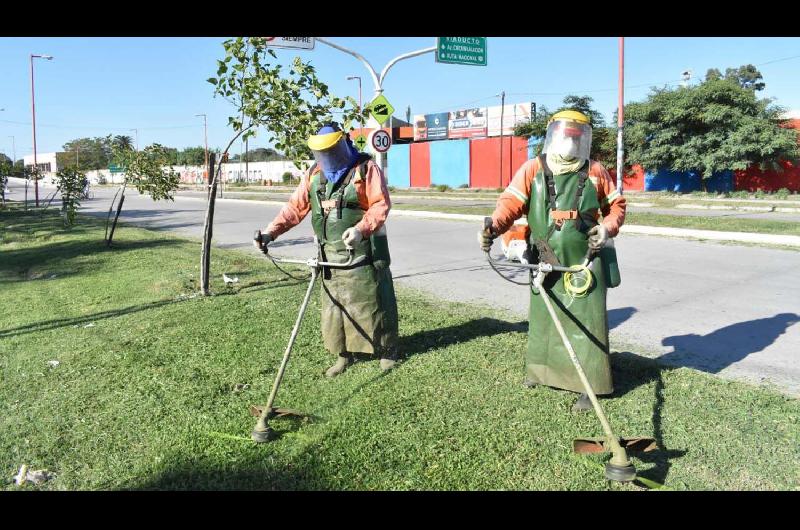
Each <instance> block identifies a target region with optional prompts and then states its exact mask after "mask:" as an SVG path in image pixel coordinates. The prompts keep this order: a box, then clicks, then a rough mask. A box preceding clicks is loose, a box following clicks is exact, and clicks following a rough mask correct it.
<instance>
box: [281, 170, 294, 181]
mask: <svg viewBox="0 0 800 530" xmlns="http://www.w3.org/2000/svg"><path fill="white" fill-rule="evenodd" d="M281 180H282V181H283V183H284V184H291V183H292V182H293V181H294V175H292V173H291V172H290V171H287V172H286V173H284V174H283V176H282V177H281Z"/></svg>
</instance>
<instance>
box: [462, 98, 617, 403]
mask: <svg viewBox="0 0 800 530" xmlns="http://www.w3.org/2000/svg"><path fill="white" fill-rule="evenodd" d="M591 145H592V127H591V125H590V122H589V119H588V118H587V117H586V116H585V115H584V114H582V113H580V112H576V111H562V112H559V113H557V114H555V115H554V116H553V117H552V118H551V120H550V121H549V122H548V126H547V135H546V137H545V142H544V146H543V148H542V151H543V154H542V155H540V156H538V157H536V158H534V159H531V160H528V161H527V162H525V163H524V164H523V165H522V167H520V169H519V170H518V171H517V172H516V174H515V175H514V178H513V179H512V180H511V183H510V184H509V185H508V187H507V188H506V189H505V191H504V192H503V193H502V194H501V195H500V198H499V199H498V201H497V206H496V208H495V210H494V213H493V214H492V225H491V228H487V229H484V230H483V231H481V232H479V233H478V240H479V243H480V246H481V249H483V250H484V251H488V250H489V248H490V247H491V244H492V240H493V239H494V238H496V237H497V236H499V235H500V234H502V233H504V232H505V231H506V230H508V229H509V228H510V227H511V226H512V225H513V223H514V221H515V220H516V219H518V218H520V217H522V216H526V217H527V221H528V227H529V229H530V234H529V236H528V237H529V249H530V250H529V252H530V262H531V263H537V262H547V263H550V264H553V265H562V266H565V267H569V266H575V265H581V264H582V263H583V262H584V260H585V258H586V256H587V250H588V249H592V251H593V253H592V259H591V261H590V265H589V270H590V271H591V276H592V279H591V284H590V285H591V286H590V287H589V289H588V291H585V292H582V293H581V292H579V290H576V289H575V288H572V287H573V286H572V285H567V284H565V275H564V274H563V273H559V272H551V273H549V274H548V275H547V276H546V278H545V281H544V284H543V288H545V289H547V292H548V294H549V295H550V298H551V299H552V301H553V302H554V304H553V305H554V308H555V311H556V314H557V315H558V317H559V321H560V322H561V324H562V326H563V327H564V330H565V332H566V334H567V336H568V337H569V340H570V342H571V343H572V346H573V348H574V349H575V353H576V354H577V356H578V359H579V361H580V363H581V365H582V367H583V369H584V371H585V372H586V376H587V377H588V379H589V383H590V384H591V386H592V389H593V390H594V392H595V393H596V394H597V395H598V396H600V395H608V394H611V393H612V392H613V390H614V387H613V383H612V380H611V368H610V364H609V360H608V356H609V346H608V314H607V311H606V289H607V287H615V286H616V285H617V284H618V283H619V271H618V269H617V268H616V252H615V251H614V249H613V245H611V246H609V244H607V242H608V240H609V238H613V237H614V236H616V235H617V233H618V232H619V229H620V226H622V223H623V222H624V220H625V199H624V198H623V197H622V196H621V195H620V194H619V193H618V192H617V191H616V189H615V187H614V185H613V183H612V181H611V178H610V176H609V174H608V172H607V171H606V170H605V168H604V167H603V166H602V165H600V164H599V163H598V162H595V161H593V160H590V159H589V151H590V148H591ZM601 214H602V220H599V218H600V215H601ZM598 220H599V222H598ZM584 274H585V273H584ZM573 276H574V275H573ZM583 279H584V280H585V279H586V276H584V277H583ZM579 283H580V282H579ZM523 384H524V385H525V386H526V387H528V388H530V387H532V386H534V385H546V386H551V387H555V388H559V389H564V390H571V391H573V392H580V393H581V395H580V397H579V398H578V401H577V403H576V404H575V406H574V407H573V410H575V411H581V410H589V409H591V402H590V401H589V397H588V396H587V395H586V394H585V393H584V387H583V385H582V384H581V381H580V379H579V378H578V374H577V372H576V370H575V367H574V365H573V364H572V362H571V361H570V358H569V354H568V353H567V350H566V348H565V347H564V345H563V343H562V341H561V338H560V336H559V334H558V332H557V330H556V327H555V324H554V323H553V321H552V319H551V317H550V314H549V313H548V312H547V308H546V306H545V303H544V301H543V300H542V295H541V294H540V293H539V292H537V291H536V289H535V288H533V287H532V288H531V298H530V313H529V332H528V349H527V353H526V356H525V379H524V382H523Z"/></svg>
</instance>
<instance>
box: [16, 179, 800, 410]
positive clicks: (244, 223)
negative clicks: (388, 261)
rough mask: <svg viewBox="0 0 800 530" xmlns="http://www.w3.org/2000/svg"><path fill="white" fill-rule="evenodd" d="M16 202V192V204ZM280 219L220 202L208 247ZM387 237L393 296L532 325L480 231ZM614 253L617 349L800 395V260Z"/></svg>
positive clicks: (298, 237)
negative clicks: (491, 260)
mask: <svg viewBox="0 0 800 530" xmlns="http://www.w3.org/2000/svg"><path fill="white" fill-rule="evenodd" d="M112 193H113V190H98V191H97V195H98V196H99V197H100V198H97V199H94V200H90V201H86V202H85V204H84V207H83V211H84V212H86V213H90V214H94V215H105V212H106V211H107V210H108V205H109V202H110V196H111V195H112ZM21 195H22V194H21V190H19V189H16V188H14V185H12V195H11V197H16V198H20V197H21ZM278 209H279V207H278V206H274V205H269V204H264V203H259V202H255V201H235V200H227V199H223V200H219V201H218V202H217V206H216V220H215V223H214V235H215V244H216V245H218V246H220V247H226V248H243V249H249V250H252V251H253V252H256V251H255V250H254V249H252V246H251V242H250V238H251V237H252V233H253V230H254V229H255V228H262V227H264V226H266V224H267V223H268V222H269V221H270V220H271V219H272V217H273V216H274V215H275V214H276V213H277V211H278ZM204 213H205V203H204V201H202V200H201V199H195V198H189V197H178V198H177V199H176V201H175V202H174V203H172V202H163V201H162V202H153V201H152V200H150V198H149V197H140V196H138V195H137V194H136V193H135V192H133V193H130V195H128V196H127V198H126V200H125V208H124V210H123V213H122V216H121V220H122V221H126V222H134V223H137V224H141V225H144V226H149V227H153V228H159V229H165V230H173V231H176V232H179V233H182V234H186V235H191V236H195V237H200V236H201V231H202V223H203V217H204ZM387 229H388V232H389V237H390V245H391V252H392V260H393V263H392V272H393V274H394V277H395V280H396V281H397V283H398V284H399V285H403V286H407V287H413V288H417V289H421V290H423V291H426V292H428V293H431V294H433V295H435V296H438V297H441V298H444V299H448V300H455V301H461V302H469V303H474V304H483V305H486V306H492V307H498V308H502V309H505V310H508V311H509V312H511V313H514V314H518V315H520V316H524V315H526V314H527V307H528V296H527V293H526V290H525V289H526V288H525V287H520V286H516V285H513V284H510V283H508V282H505V281H503V280H502V279H500V278H499V277H498V276H497V275H496V274H495V273H494V272H492V271H491V269H489V268H488V266H487V265H486V264H485V261H484V257H483V254H482V253H481V252H480V250H479V249H478V248H477V243H476V241H475V232H476V231H477V229H478V227H477V226H475V223H472V222H461V221H444V220H431V219H415V218H408V217H391V215H390V218H389V221H388V222H387ZM120 235H121V236H122V237H124V231H123V232H121V233H120ZM312 238H313V234H312V231H311V226H310V222H309V219H306V220H305V221H304V222H303V223H302V224H301V225H300V226H298V227H296V228H295V229H294V230H292V231H291V232H289V233H287V234H285V235H284V236H282V237H281V238H279V239H278V241H276V243H275V244H274V245H275V246H274V252H275V254H278V255H285V256H295V257H305V256H309V255H311V254H313V252H314V248H313V239H312ZM616 244H617V251H618V255H619V260H620V267H621V272H622V278H623V279H622V285H621V286H620V287H619V288H616V289H612V290H610V291H609V295H608V307H609V321H610V326H611V327H612V348H614V349H622V348H626V349H630V350H632V351H635V352H636V353H640V354H644V355H648V356H653V357H660V359H661V360H662V361H664V362H665V363H667V364H670V365H676V366H687V367H691V368H695V369H698V370H702V371H704V372H708V373H713V374H719V375H721V376H723V377H730V378H741V379H748V380H751V381H756V382H758V381H769V382H772V383H775V384H776V385H778V386H779V387H780V388H781V389H783V390H784V391H786V392H787V393H790V394H792V395H795V396H800V325H797V323H798V322H799V321H800V315H799V314H798V313H800V282H798V281H797V278H798V272H797V271H798V270H800V252H797V251H793V250H779V249H770V248H760V247H745V246H736V245H727V244H718V243H711V242H701V241H688V240H681V239H670V238H661V237H652V236H639V235H625V236H622V237H620V238H618V239H617V240H616ZM495 246H498V245H497V244H496V245H495ZM495 251H496V252H499V249H495ZM218 272H222V271H218ZM401 318H402V317H401Z"/></svg>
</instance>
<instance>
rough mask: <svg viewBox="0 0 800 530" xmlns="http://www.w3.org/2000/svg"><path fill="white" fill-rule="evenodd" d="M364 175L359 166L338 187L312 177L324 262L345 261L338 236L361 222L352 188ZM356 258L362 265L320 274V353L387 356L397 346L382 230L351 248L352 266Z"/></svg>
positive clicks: (316, 226)
mask: <svg viewBox="0 0 800 530" xmlns="http://www.w3.org/2000/svg"><path fill="white" fill-rule="evenodd" d="M360 162H362V161H361V160H360ZM365 174H366V162H363V163H362V164H360V165H357V166H356V167H354V168H353V169H352V170H350V172H349V173H348V175H347V176H346V177H344V178H342V179H341V180H340V181H339V182H338V183H337V185H332V184H331V183H330V182H321V181H324V180H325V179H324V178H321V175H322V173H321V172H319V171H318V172H316V173H314V174H313V175H312V176H311V187H310V192H309V200H310V202H311V224H312V226H313V228H314V233H315V234H316V236H317V239H318V240H319V251H320V258H321V259H322V260H323V261H332V262H345V261H347V259H348V258H349V254H348V251H347V249H346V248H345V246H344V243H343V242H342V234H343V233H344V231H345V230H347V229H348V228H350V227H353V226H355V225H356V224H357V223H358V222H359V221H361V218H362V217H363V216H364V210H362V209H361V207H360V205H359V202H358V194H357V192H356V187H355V185H354V182H355V181H356V180H358V179H363V178H364V177H365ZM361 256H367V263H366V264H365V265H362V266H358V267H354V268H352V269H329V268H327V267H326V268H324V269H323V271H322V275H321V277H322V293H321V299H322V304H321V305H322V319H321V320H322V337H323V342H324V344H325V348H326V349H327V350H328V351H330V352H331V353H333V354H336V355H342V354H344V353H346V352H349V353H367V354H376V353H378V354H380V353H384V352H391V351H392V350H393V349H394V347H395V343H396V341H397V300H396V298H395V294H394V284H393V282H392V273H391V270H390V269H389V264H390V261H391V260H390V257H389V246H388V242H387V239H386V229H385V227H381V229H379V230H377V231H376V233H375V234H373V235H372V236H371V237H369V238H366V239H364V240H362V241H361V242H359V243H358V244H356V245H355V257H354V261H356V260H358V259H359V258H360V257H361Z"/></svg>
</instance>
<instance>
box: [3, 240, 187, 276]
mask: <svg viewBox="0 0 800 530" xmlns="http://www.w3.org/2000/svg"><path fill="white" fill-rule="evenodd" d="M182 243H185V241H182V240H179V239H156V240H145V241H122V242H115V243H114V246H113V248H110V249H109V248H108V247H106V245H105V243H104V242H103V241H102V239H100V240H85V239H84V240H69V241H61V242H58V243H48V242H47V241H44V242H41V244H39V245H37V246H35V247H30V246H29V247H26V248H20V249H12V250H5V251H3V264H2V268H0V272H4V273H5V274H4V276H5V278H4V279H1V280H0V283H8V282H12V281H24V280H26V279H27V276H28V271H30V270H31V269H32V268H35V269H37V270H41V269H47V268H53V270H52V271H50V272H58V271H59V270H67V271H68V272H69V273H70V274H75V273H76V271H77V272H80V271H82V270H96V269H97V268H98V267H99V266H101V263H98V262H94V263H81V264H76V263H70V261H71V260H73V259H75V258H78V257H83V256H90V255H95V254H107V255H108V256H113V255H116V254H119V253H120V252H128V251H132V250H140V249H144V248H158V247H164V246H169V245H179V244H182ZM15 277H16V279H14V278H15Z"/></svg>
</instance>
